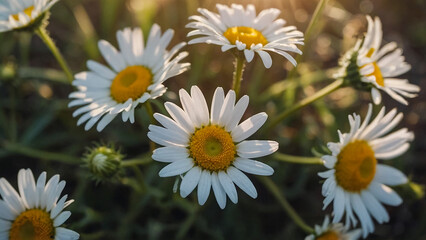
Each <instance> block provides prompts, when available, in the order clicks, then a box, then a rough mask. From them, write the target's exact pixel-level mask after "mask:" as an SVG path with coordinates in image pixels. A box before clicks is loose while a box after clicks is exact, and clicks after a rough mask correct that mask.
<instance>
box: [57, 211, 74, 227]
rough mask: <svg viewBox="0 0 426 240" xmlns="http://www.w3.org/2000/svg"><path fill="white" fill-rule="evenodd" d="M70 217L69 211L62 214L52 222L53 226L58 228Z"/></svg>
mask: <svg viewBox="0 0 426 240" xmlns="http://www.w3.org/2000/svg"><path fill="white" fill-rule="evenodd" d="M70 216H71V212H69V211H65V212H62V213H61V214H59V215H58V216H57V217H56V218H55V220H54V221H53V226H54V227H58V226H60V225H62V224H63V223H64V222H65V221H66V220H67V219H68V218H69V217H70Z"/></svg>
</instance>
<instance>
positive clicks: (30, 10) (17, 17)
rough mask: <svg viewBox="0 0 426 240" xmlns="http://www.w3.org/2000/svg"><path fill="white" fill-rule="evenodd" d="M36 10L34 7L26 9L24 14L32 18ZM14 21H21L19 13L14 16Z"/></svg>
mask: <svg viewBox="0 0 426 240" xmlns="http://www.w3.org/2000/svg"><path fill="white" fill-rule="evenodd" d="M33 10H34V6H30V7H27V8H25V9H24V13H25V14H27V15H28V17H31V14H32V13H33ZM12 17H13V19H15V20H16V21H18V20H19V13H17V14H13V15H12Z"/></svg>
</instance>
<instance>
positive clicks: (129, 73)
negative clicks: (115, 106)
mask: <svg viewBox="0 0 426 240" xmlns="http://www.w3.org/2000/svg"><path fill="white" fill-rule="evenodd" d="M151 82H152V73H151V71H150V70H149V69H147V68H146V67H143V66H130V67H127V68H126V69H124V70H123V71H121V72H119V73H118V74H117V76H116V77H115V78H114V80H113V81H112V84H111V90H110V91H111V97H112V98H113V99H114V100H115V101H117V102H118V103H124V102H126V101H127V100H129V99H130V98H131V99H133V100H136V99H138V98H139V97H141V96H142V94H144V93H145V92H146V90H147V88H148V86H149V85H150V84H151Z"/></svg>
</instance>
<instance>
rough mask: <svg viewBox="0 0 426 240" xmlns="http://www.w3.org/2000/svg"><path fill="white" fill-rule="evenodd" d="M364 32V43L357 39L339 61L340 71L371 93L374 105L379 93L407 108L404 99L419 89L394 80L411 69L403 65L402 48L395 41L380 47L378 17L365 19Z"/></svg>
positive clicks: (379, 96) (413, 94) (413, 95)
mask: <svg viewBox="0 0 426 240" xmlns="http://www.w3.org/2000/svg"><path fill="white" fill-rule="evenodd" d="M367 20H368V30H367V34H366V36H365V38H364V40H358V42H357V43H356V45H355V47H354V49H353V50H351V51H349V52H348V53H347V54H346V55H345V57H344V58H343V61H342V65H343V67H344V69H343V72H345V73H344V74H347V75H352V76H351V77H348V80H350V81H352V83H353V84H354V85H355V86H357V87H359V88H361V89H368V90H370V89H371V90H370V91H371V96H372V98H373V102H374V103H375V104H380V102H381V101H382V96H381V94H380V92H379V90H381V91H384V92H386V93H387V94H388V95H389V96H391V97H392V98H393V99H395V100H397V101H398V102H400V103H402V104H405V105H407V104H408V102H407V100H405V99H404V97H405V98H413V97H415V96H417V94H415V93H417V92H419V91H420V88H419V87H418V86H417V85H414V84H410V83H409V82H408V80H407V79H400V78H397V77H398V76H399V75H401V74H404V73H406V72H407V71H409V70H410V69H411V66H410V64H408V63H406V62H405V58H404V56H402V49H401V48H397V44H396V43H395V42H390V43H388V44H386V45H384V46H383V47H382V48H380V45H381V43H382V36H383V32H382V23H381V22H380V19H379V18H378V17H375V18H374V21H373V19H372V18H371V17H370V16H367Z"/></svg>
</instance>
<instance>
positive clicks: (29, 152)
mask: <svg viewBox="0 0 426 240" xmlns="http://www.w3.org/2000/svg"><path fill="white" fill-rule="evenodd" d="M1 146H2V147H3V148H4V149H5V150H7V151H9V152H14V153H18V154H22V155H25V156H28V157H32V158H38V159H44V160H49V161H56V162H61V163H67V164H80V163H81V161H80V159H79V158H75V157H72V156H69V155H65V154H60V153H53V152H48V151H43V150H38V149H33V148H30V147H26V146H23V145H20V144H19V143H12V142H6V141H4V142H2V143H1Z"/></svg>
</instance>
